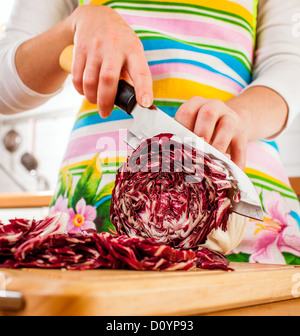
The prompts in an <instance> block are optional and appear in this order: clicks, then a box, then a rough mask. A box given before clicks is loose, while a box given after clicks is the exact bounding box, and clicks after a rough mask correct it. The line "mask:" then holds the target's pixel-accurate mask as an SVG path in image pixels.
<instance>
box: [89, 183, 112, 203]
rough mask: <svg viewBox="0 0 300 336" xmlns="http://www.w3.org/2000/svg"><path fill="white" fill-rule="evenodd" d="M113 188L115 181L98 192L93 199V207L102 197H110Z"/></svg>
mask: <svg viewBox="0 0 300 336" xmlns="http://www.w3.org/2000/svg"><path fill="white" fill-rule="evenodd" d="M114 186H115V181H113V182H110V183H108V184H106V185H105V186H104V187H103V188H102V189H101V190H100V191H99V192H98V194H97V195H95V198H94V200H93V205H96V206H97V203H98V202H100V201H101V200H102V199H103V198H104V197H107V196H110V195H111V193H112V191H113V188H114Z"/></svg>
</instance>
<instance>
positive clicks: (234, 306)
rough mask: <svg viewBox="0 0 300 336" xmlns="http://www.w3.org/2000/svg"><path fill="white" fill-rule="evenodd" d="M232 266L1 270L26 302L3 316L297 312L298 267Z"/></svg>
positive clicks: (299, 301)
mask: <svg viewBox="0 0 300 336" xmlns="http://www.w3.org/2000/svg"><path fill="white" fill-rule="evenodd" d="M231 267H233V268H234V269H235V271H234V272H225V271H219V270H214V271H210V270H196V271H175V272H159V271H143V272H142V271H129V270H88V271H67V270H46V269H0V279H2V286H6V290H12V291H20V292H21V293H22V294H23V296H24V299H25V302H26V304H25V308H24V309H23V310H21V311H19V312H15V313H9V312H7V311H6V312H2V314H3V315H9V314H10V315H105V316H120V315H127V316H134V315H147V316H153V315H156V316H159V315H161V316H166V315H168V316H169V315H177V316H179V315H189V316H190V315H218V314H219V315H240V314H245V315H248V314H250V315H252V314H253V315H254V314H256V313H257V314H262V315H264V314H266V315H268V314H270V315H272V312H273V313H274V314H280V315H284V314H289V315H292V314H293V315H300V299H297V298H296V297H297V296H298V294H300V268H299V267H296V266H295V267H294V266H280V265H279V266H278V265H262V264H246V263H232V264H231ZM0 289H1V288H0ZM289 307H290V308H289ZM0 315H1V314H0Z"/></svg>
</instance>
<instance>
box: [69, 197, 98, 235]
mask: <svg viewBox="0 0 300 336" xmlns="http://www.w3.org/2000/svg"><path fill="white" fill-rule="evenodd" d="M75 210H76V213H75V211H74V210H73V209H69V216H70V218H69V223H68V232H73V233H75V232H81V231H83V230H86V229H95V228H96V226H95V223H94V220H95V219H96V217H97V210H96V208H95V207H93V206H92V205H86V201H85V199H84V198H81V199H80V200H79V201H78V202H77V204H76V206H75Z"/></svg>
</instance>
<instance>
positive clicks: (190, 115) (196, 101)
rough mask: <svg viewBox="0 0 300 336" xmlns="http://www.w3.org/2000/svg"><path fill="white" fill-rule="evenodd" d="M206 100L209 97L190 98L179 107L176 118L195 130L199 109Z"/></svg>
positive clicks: (191, 129)
mask: <svg viewBox="0 0 300 336" xmlns="http://www.w3.org/2000/svg"><path fill="white" fill-rule="evenodd" d="M206 101H207V99H205V98H202V97H193V98H191V99H189V100H188V101H187V102H185V103H184V104H182V105H181V106H180V107H179V109H178V110H177V112H176V115H175V120H176V121H178V122H179V123H180V124H181V125H183V126H184V127H186V128H187V129H189V130H190V131H192V132H193V131H194V128H195V122H196V118H197V115H198V111H199V109H200V108H201V106H202V105H203V104H204V103H205V102H206Z"/></svg>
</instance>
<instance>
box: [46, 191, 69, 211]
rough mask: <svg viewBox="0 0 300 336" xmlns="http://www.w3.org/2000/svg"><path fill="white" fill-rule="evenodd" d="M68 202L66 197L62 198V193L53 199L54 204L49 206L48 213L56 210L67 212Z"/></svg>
mask: <svg viewBox="0 0 300 336" xmlns="http://www.w3.org/2000/svg"><path fill="white" fill-rule="evenodd" d="M68 202H69V200H68V199H67V198H63V197H62V195H60V196H59V197H58V199H57V200H56V201H55V204H54V206H52V207H51V208H50V215H52V214H55V213H58V212H66V213H68Z"/></svg>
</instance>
